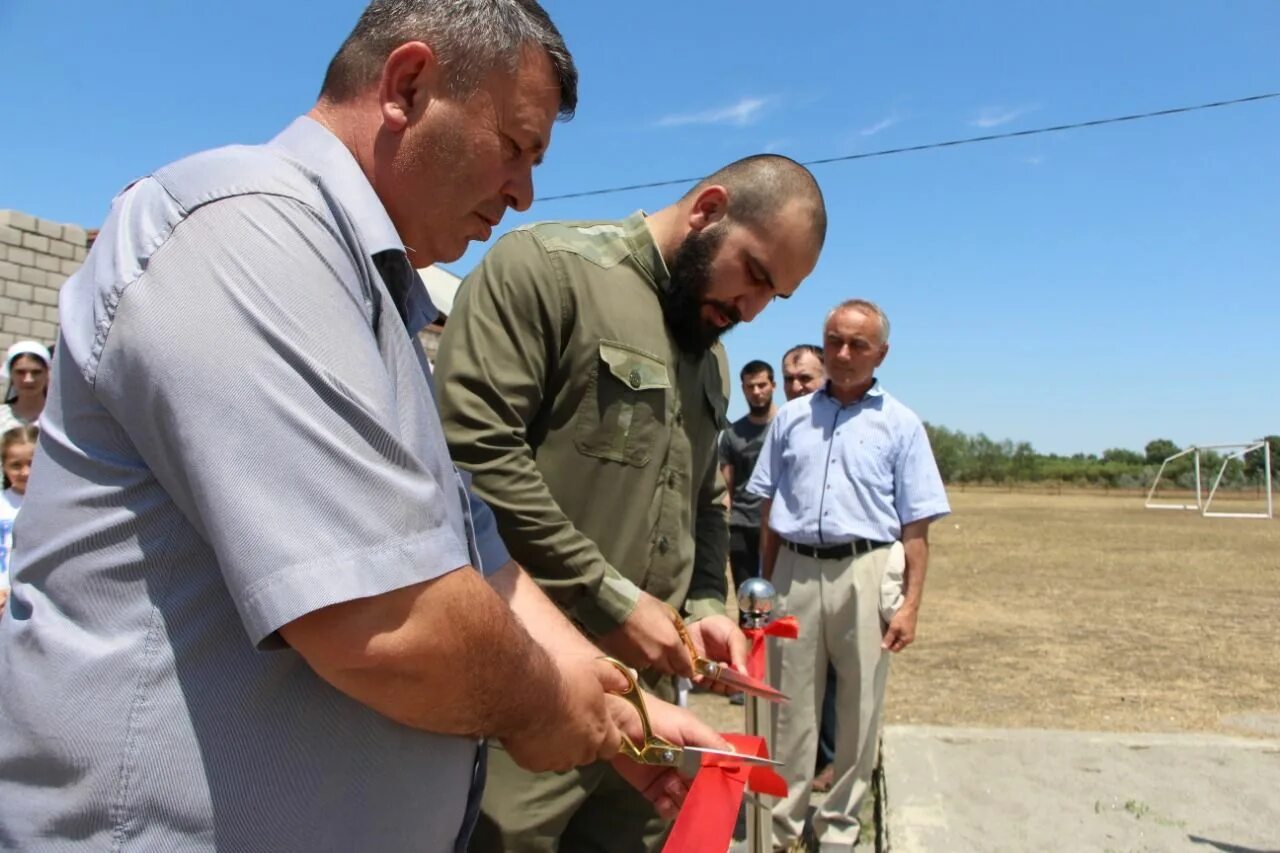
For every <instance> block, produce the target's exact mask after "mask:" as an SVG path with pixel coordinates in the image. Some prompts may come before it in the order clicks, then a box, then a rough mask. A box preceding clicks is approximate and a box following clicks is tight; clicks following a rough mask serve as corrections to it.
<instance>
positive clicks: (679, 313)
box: [662, 225, 742, 354]
mask: <svg viewBox="0 0 1280 853" xmlns="http://www.w3.org/2000/svg"><path fill="white" fill-rule="evenodd" d="M724 227H725V226H723V225H715V226H711V227H709V228H704V229H702V230H701V231H690V232H689V234H688V236H686V237H685V238H684V241H683V242H681V244H680V247H679V248H678V249H677V250H676V253H675V257H673V258H672V260H671V263H670V265H669V266H670V272H671V286H670V287H669V288H668V289H667V291H666V292H665V293H664V294H663V297H662V313H663V315H664V316H665V318H666V321H667V328H669V329H670V330H671V337H672V338H674V339H675V342H676V346H678V347H679V348H680V349H681V350H682V351H684V352H687V353H693V354H698V353H703V352H706V351H707V350H709V349H710V348H711V347H712V346H713V345H714V344H715V342H716V341H718V340H720V336H721V335H723V334H724V333H725V332H727V331H729V330H730V329H732V328H733V327H734V326H736V325H737V324H738V323H739V322H741V320H742V317H741V315H740V314H739V313H738V311H737V309H735V308H734V307H733V306H732V305H729V304H727V303H723V302H719V301H717V300H713V299H709V298H708V297H707V294H708V292H709V291H710V289H711V266H712V262H713V261H714V260H715V257H716V253H717V251H718V250H719V248H720V244H721V243H722V242H723V240H724V235H725V230H724Z"/></svg>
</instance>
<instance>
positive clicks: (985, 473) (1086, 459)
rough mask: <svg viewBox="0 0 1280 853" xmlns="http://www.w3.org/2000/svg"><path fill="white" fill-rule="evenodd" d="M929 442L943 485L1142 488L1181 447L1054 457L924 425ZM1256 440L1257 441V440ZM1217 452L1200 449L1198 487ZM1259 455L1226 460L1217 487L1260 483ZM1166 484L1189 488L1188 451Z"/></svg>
mask: <svg viewBox="0 0 1280 853" xmlns="http://www.w3.org/2000/svg"><path fill="white" fill-rule="evenodd" d="M924 426H925V430H926V431H927V432H928V434H929V443H930V444H931V445H932V446H933V455H934V458H935V459H937V461H938V470H939V471H941V473H942V479H943V480H945V481H946V482H948V483H1037V482H1046V481H1049V482H1062V483H1071V484H1075V485H1080V486H1110V487H1112V488H1120V489H1142V488H1148V487H1149V486H1150V485H1151V482H1152V480H1153V479H1154V478H1155V476H1156V472H1157V471H1159V470H1160V465H1161V463H1162V462H1164V460H1165V459H1168V458H1169V457H1170V456H1172V455H1173V454H1175V453H1177V452H1178V451H1179V450H1182V448H1180V447H1179V446H1178V445H1177V444H1176V443H1174V442H1173V441H1170V440H1169V439H1167V438H1157V439H1153V440H1151V441H1149V442H1147V444H1146V446H1145V447H1144V448H1143V449H1142V450H1141V451H1137V450H1129V449H1126V448H1122V447H1113V448H1111V449H1109V450H1106V451H1104V452H1103V453H1102V454H1101V455H1098V454H1095V453H1076V454H1073V455H1071V456H1060V455H1058V454H1056V453H1037V452H1036V450H1035V449H1034V448H1033V447H1032V446H1031V443H1030V442H1026V441H1017V442H1015V441H1010V440H1008V439H1006V440H1004V441H996V440H995V439H992V438H988V437H987V436H986V435H985V434H983V433H978V434H977V435H968V434H966V433H963V432H960V431H958V430H950V429H947V428H946V427H944V426H935V425H933V424H930V423H927V422H926V423H925V425H924ZM1267 438H1268V440H1270V442H1271V476H1272V482H1273V483H1275V484H1280V436H1276V435H1272V436H1267ZM1258 440H1259V441H1261V440H1262V439H1258ZM1223 458H1224V457H1223V456H1222V455H1221V454H1219V453H1216V452H1214V451H1211V450H1202V451H1200V475H1201V478H1202V480H1203V481H1204V487H1205V488H1206V489H1208V488H1209V486H1211V485H1212V484H1213V478H1214V477H1216V476H1217V475H1218V469H1219V468H1220V467H1221V466H1222V461H1223ZM1263 463H1264V460H1263V454H1262V451H1261V450H1256V451H1254V452H1252V453H1249V454H1247V455H1246V456H1245V458H1244V460H1243V461H1241V460H1239V459H1232V460H1231V461H1229V462H1228V463H1227V468H1226V471H1225V472H1224V473H1223V475H1222V484H1221V486H1220V488H1229V489H1245V488H1249V487H1256V486H1260V485H1261V484H1262V477H1263V471H1264V470H1265V468H1264V464H1263ZM1164 477H1165V479H1162V480H1161V482H1162V483H1164V482H1165V480H1167V481H1168V483H1169V485H1170V486H1176V487H1179V488H1184V489H1193V488H1195V459H1194V454H1191V453H1188V454H1187V455H1186V456H1182V457H1180V458H1178V459H1176V460H1174V461H1173V462H1170V463H1169V466H1168V467H1167V468H1166V469H1165V473H1164Z"/></svg>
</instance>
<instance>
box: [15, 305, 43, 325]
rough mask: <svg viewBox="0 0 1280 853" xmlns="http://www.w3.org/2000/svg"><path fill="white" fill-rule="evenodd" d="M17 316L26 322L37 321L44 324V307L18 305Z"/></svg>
mask: <svg viewBox="0 0 1280 853" xmlns="http://www.w3.org/2000/svg"><path fill="white" fill-rule="evenodd" d="M18 316H19V317H26V318H27V319H28V320H39V321H40V322H42V323H43V322H44V306H43V305H34V304H32V303H30V302H19V303H18Z"/></svg>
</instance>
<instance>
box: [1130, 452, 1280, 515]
mask: <svg viewBox="0 0 1280 853" xmlns="http://www.w3.org/2000/svg"><path fill="white" fill-rule="evenodd" d="M1251 453H1261V454H1262V468H1261V474H1262V482H1261V483H1260V484H1259V486H1260V490H1261V492H1262V494H1263V496H1264V497H1265V499H1266V509H1264V510H1258V511H1256V512H1220V511H1218V510H1215V509H1214V508H1213V499H1214V497H1215V496H1216V495H1217V494H1218V488H1219V487H1220V486H1221V485H1222V478H1223V475H1225V474H1226V473H1227V467H1228V466H1229V465H1230V464H1231V463H1232V462H1233V461H1238V462H1239V463H1240V464H1241V465H1244V464H1245V463H1246V462H1247V461H1248V460H1247V457H1248V456H1249V454H1251ZM1201 454H1205V455H1206V456H1207V455H1209V454H1212V455H1213V456H1212V458H1213V459H1214V460H1215V461H1217V460H1221V461H1220V463H1219V464H1218V470H1217V474H1216V475H1215V476H1214V477H1213V483H1212V485H1211V486H1210V487H1209V493H1208V495H1206V494H1205V491H1204V472H1203V470H1202V466H1201V462H1202V455H1201ZM1184 456H1190V457H1192V470H1191V472H1189V473H1192V474H1193V478H1194V484H1195V485H1194V492H1195V494H1194V496H1193V498H1188V499H1186V500H1182V501H1170V500H1162V499H1159V498H1157V496H1156V493H1157V492H1158V491H1159V490H1160V488H1161V486H1162V485H1163V484H1165V483H1167V482H1168V480H1167V478H1166V477H1165V473H1166V471H1168V469H1169V463H1170V462H1174V461H1176V460H1178V459H1181V458H1182V457H1184ZM1178 467H1181V466H1178ZM1272 489H1273V484H1272V479H1271V443H1270V442H1269V441H1266V440H1263V441H1247V442H1239V443H1236V444H1200V445H1195V446H1192V447H1188V448H1186V449H1185V450H1179V451H1178V452H1177V453H1175V454H1173V455H1172V456H1170V457H1169V458H1168V459H1165V460H1164V461H1163V462H1161V463H1160V470H1159V471H1157V472H1156V477H1155V480H1153V481H1152V483H1151V490H1150V491H1148V492H1147V500H1146V504H1145V505H1146V507H1147V509H1181V510H1191V511H1193V512H1198V513H1200V514H1201V515H1202V516H1204V517H1205V518H1274V517H1275V515H1274V503H1273V501H1272ZM1192 499H1194V503H1191V502H1189V501H1190V500H1192Z"/></svg>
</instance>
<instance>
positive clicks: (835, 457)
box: [747, 381, 951, 546]
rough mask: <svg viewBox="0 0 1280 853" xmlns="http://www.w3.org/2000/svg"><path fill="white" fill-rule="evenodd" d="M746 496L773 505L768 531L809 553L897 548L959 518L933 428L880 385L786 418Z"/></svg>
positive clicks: (796, 403)
mask: <svg viewBox="0 0 1280 853" xmlns="http://www.w3.org/2000/svg"><path fill="white" fill-rule="evenodd" d="M747 490H748V491H749V492H751V493H752V494H756V495H759V496H760V497H762V498H769V499H772V500H773V506H772V508H771V509H770V513H769V519H768V524H769V527H771V528H772V529H773V530H774V531H775V532H776V533H777V534H778V535H779V536H781V537H782V538H783V539H786V540H789V541H791V542H796V543H799V544H802V545H813V546H831V545H840V544H844V543H847V542H851V541H853V540H854V539H872V540H875V541H879V542H893V541H896V540H898V539H900V538H901V537H902V527H903V525H905V524H910V523H911V522H913V521H920V520H921V519H926V518H937V517H939V516H942V515H946V514H947V513H949V512H950V511H951V508H950V506H949V505H948V504H947V493H946V490H945V489H944V488H943V485H942V477H941V476H940V475H939V474H938V465H937V463H936V462H935V461H934V458H933V450H932V449H931V448H930V447H929V437H928V435H927V434H926V433H925V430H924V424H923V423H921V421H920V418H919V417H917V416H916V414H915V412H913V411H911V410H910V409H908V408H907V407H906V406H904V405H903V404H902V403H900V402H898V401H897V400H896V399H894V398H893V397H892V396H890V395H889V394H888V393H887V392H885V391H884V390H883V389H882V388H881V387H880V383H879V381H876V382H875V383H874V384H873V385H872V386H871V389H870V390H869V391H867V393H866V394H865V395H864V396H863V397H862V399H861V400H858V401H857V402H854V403H850V404H848V405H842V404H841V403H840V402H839V401H838V400H836V399H835V398H833V397H832V396H831V395H830V394H828V393H827V390H826V388H823V389H821V390H819V391H816V392H814V393H813V394H809V395H807V396H804V397H799V398H797V399H795V400H792V401H791V402H789V403H787V404H786V405H785V406H783V407H782V408H781V409H779V410H778V414H777V415H776V416H774V419H773V422H772V423H771V424H770V425H769V432H768V434H767V435H766V436H765V439H764V447H763V449H761V451H760V458H759V460H757V462H756V468H755V471H754V472H753V473H752V475H751V480H750V482H749V483H748V484H747Z"/></svg>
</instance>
